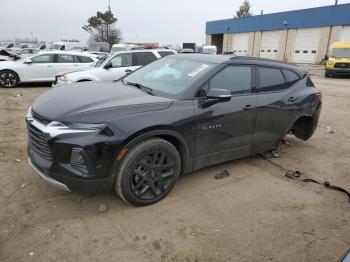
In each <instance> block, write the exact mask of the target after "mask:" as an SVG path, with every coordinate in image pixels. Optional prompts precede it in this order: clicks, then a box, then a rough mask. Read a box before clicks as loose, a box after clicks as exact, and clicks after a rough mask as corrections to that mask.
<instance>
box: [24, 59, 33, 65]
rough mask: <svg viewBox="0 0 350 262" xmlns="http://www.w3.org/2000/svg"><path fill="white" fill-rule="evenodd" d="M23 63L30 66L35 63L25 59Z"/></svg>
mask: <svg viewBox="0 0 350 262" xmlns="http://www.w3.org/2000/svg"><path fill="white" fill-rule="evenodd" d="M23 63H24V64H27V65H29V64H31V63H33V62H32V60H30V59H29V58H25V59H24V60H23Z"/></svg>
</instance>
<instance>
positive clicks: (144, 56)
mask: <svg viewBox="0 0 350 262" xmlns="http://www.w3.org/2000/svg"><path fill="white" fill-rule="evenodd" d="M134 55H135V58H136V59H135V63H136V64H135V65H137V66H145V65H148V64H150V63H152V62H153V61H156V60H157V57H156V56H155V55H154V54H153V53H152V52H142V53H134Z"/></svg>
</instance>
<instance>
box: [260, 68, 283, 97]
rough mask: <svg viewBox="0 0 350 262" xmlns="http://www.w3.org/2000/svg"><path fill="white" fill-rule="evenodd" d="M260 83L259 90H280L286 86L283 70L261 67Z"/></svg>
mask: <svg viewBox="0 0 350 262" xmlns="http://www.w3.org/2000/svg"><path fill="white" fill-rule="evenodd" d="M258 76H259V81H260V85H259V88H258V92H270V91H278V90H283V89H285V88H286V82H285V79H284V77H283V75H282V72H281V70H279V69H275V68H265V67H261V68H259V70H258Z"/></svg>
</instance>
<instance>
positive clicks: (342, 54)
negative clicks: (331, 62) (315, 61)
mask: <svg viewBox="0 0 350 262" xmlns="http://www.w3.org/2000/svg"><path fill="white" fill-rule="evenodd" d="M331 57H335V58H350V48H333V49H332V52H331Z"/></svg>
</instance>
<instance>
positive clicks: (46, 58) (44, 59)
mask: <svg viewBox="0 0 350 262" xmlns="http://www.w3.org/2000/svg"><path fill="white" fill-rule="evenodd" d="M31 60H32V63H33V64H43V63H52V62H53V55H51V54H47V55H39V56H35V57H32V58H31Z"/></svg>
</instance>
